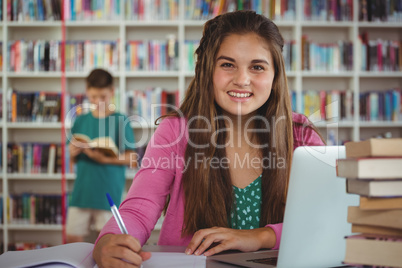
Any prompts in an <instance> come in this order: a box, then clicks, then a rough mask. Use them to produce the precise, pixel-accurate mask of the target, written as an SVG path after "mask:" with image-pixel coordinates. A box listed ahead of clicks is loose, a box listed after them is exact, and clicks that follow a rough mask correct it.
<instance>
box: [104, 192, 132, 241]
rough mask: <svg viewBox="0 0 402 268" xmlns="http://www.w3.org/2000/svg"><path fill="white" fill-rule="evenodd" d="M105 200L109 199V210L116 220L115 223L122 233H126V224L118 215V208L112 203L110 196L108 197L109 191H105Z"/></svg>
mask: <svg viewBox="0 0 402 268" xmlns="http://www.w3.org/2000/svg"><path fill="white" fill-rule="evenodd" d="M106 197H107V200H108V201H109V205H110V210H111V211H112V213H113V217H114V219H115V220H116V222H117V225H118V226H119V228H120V231H121V233H122V234H128V232H127V229H126V226H125V225H124V222H123V219H122V218H121V216H120V213H119V210H118V209H117V207H116V205H115V204H114V202H113V200H112V198H111V197H110V195H109V193H106Z"/></svg>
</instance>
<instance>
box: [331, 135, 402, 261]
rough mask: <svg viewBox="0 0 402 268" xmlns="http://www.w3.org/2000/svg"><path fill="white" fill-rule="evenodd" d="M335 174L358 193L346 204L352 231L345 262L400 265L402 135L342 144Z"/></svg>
mask: <svg viewBox="0 0 402 268" xmlns="http://www.w3.org/2000/svg"><path fill="white" fill-rule="evenodd" d="M345 149H346V158H345V159H338V160H337V175H338V176H339V177H344V178H346V191H347V192H348V193H350V194H358V195H360V204H359V206H351V207H349V208H348V216H347V220H348V222H349V223H351V224H352V232H353V233H357V234H355V235H352V236H348V237H346V254H345V260H344V261H345V263H347V264H353V265H373V266H376V267H377V266H381V267H400V265H401V263H402V255H401V254H400V252H401V251H402V225H401V222H402V139H401V138H397V139H369V140H366V141H361V142H349V143H346V144H345Z"/></svg>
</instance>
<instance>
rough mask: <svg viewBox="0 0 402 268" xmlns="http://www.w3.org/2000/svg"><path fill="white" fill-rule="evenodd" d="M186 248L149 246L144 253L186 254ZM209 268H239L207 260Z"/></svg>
mask: <svg viewBox="0 0 402 268" xmlns="http://www.w3.org/2000/svg"><path fill="white" fill-rule="evenodd" d="M185 249H186V247H179V246H157V245H147V246H144V247H143V250H144V251H150V252H184V250H185ZM206 267H207V268H228V267H238V266H234V265H230V264H226V263H223V262H219V261H214V260H209V259H208V258H207V266H206Z"/></svg>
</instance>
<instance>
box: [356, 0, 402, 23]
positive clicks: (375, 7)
mask: <svg viewBox="0 0 402 268" xmlns="http://www.w3.org/2000/svg"><path fill="white" fill-rule="evenodd" d="M359 20H360V21H388V22H401V21H402V0H359Z"/></svg>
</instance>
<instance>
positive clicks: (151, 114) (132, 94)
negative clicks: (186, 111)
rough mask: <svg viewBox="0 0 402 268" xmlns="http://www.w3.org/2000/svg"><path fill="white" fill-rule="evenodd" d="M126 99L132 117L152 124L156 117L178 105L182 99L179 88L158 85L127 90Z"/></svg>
mask: <svg viewBox="0 0 402 268" xmlns="http://www.w3.org/2000/svg"><path fill="white" fill-rule="evenodd" d="M126 100H127V101H126V108H127V110H126V111H127V115H128V116H129V117H130V118H132V119H133V120H137V121H138V122H143V123H144V121H145V122H147V123H148V124H151V125H152V124H153V122H154V120H155V119H157V118H158V117H160V116H162V115H165V114H167V113H169V112H170V111H172V110H174V109H175V108H176V107H178V106H179V100H180V99H179V91H178V90H176V91H168V90H165V89H162V88H160V87H157V88H147V89H145V90H130V91H127V93H126ZM135 117H138V118H137V119H135Z"/></svg>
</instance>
